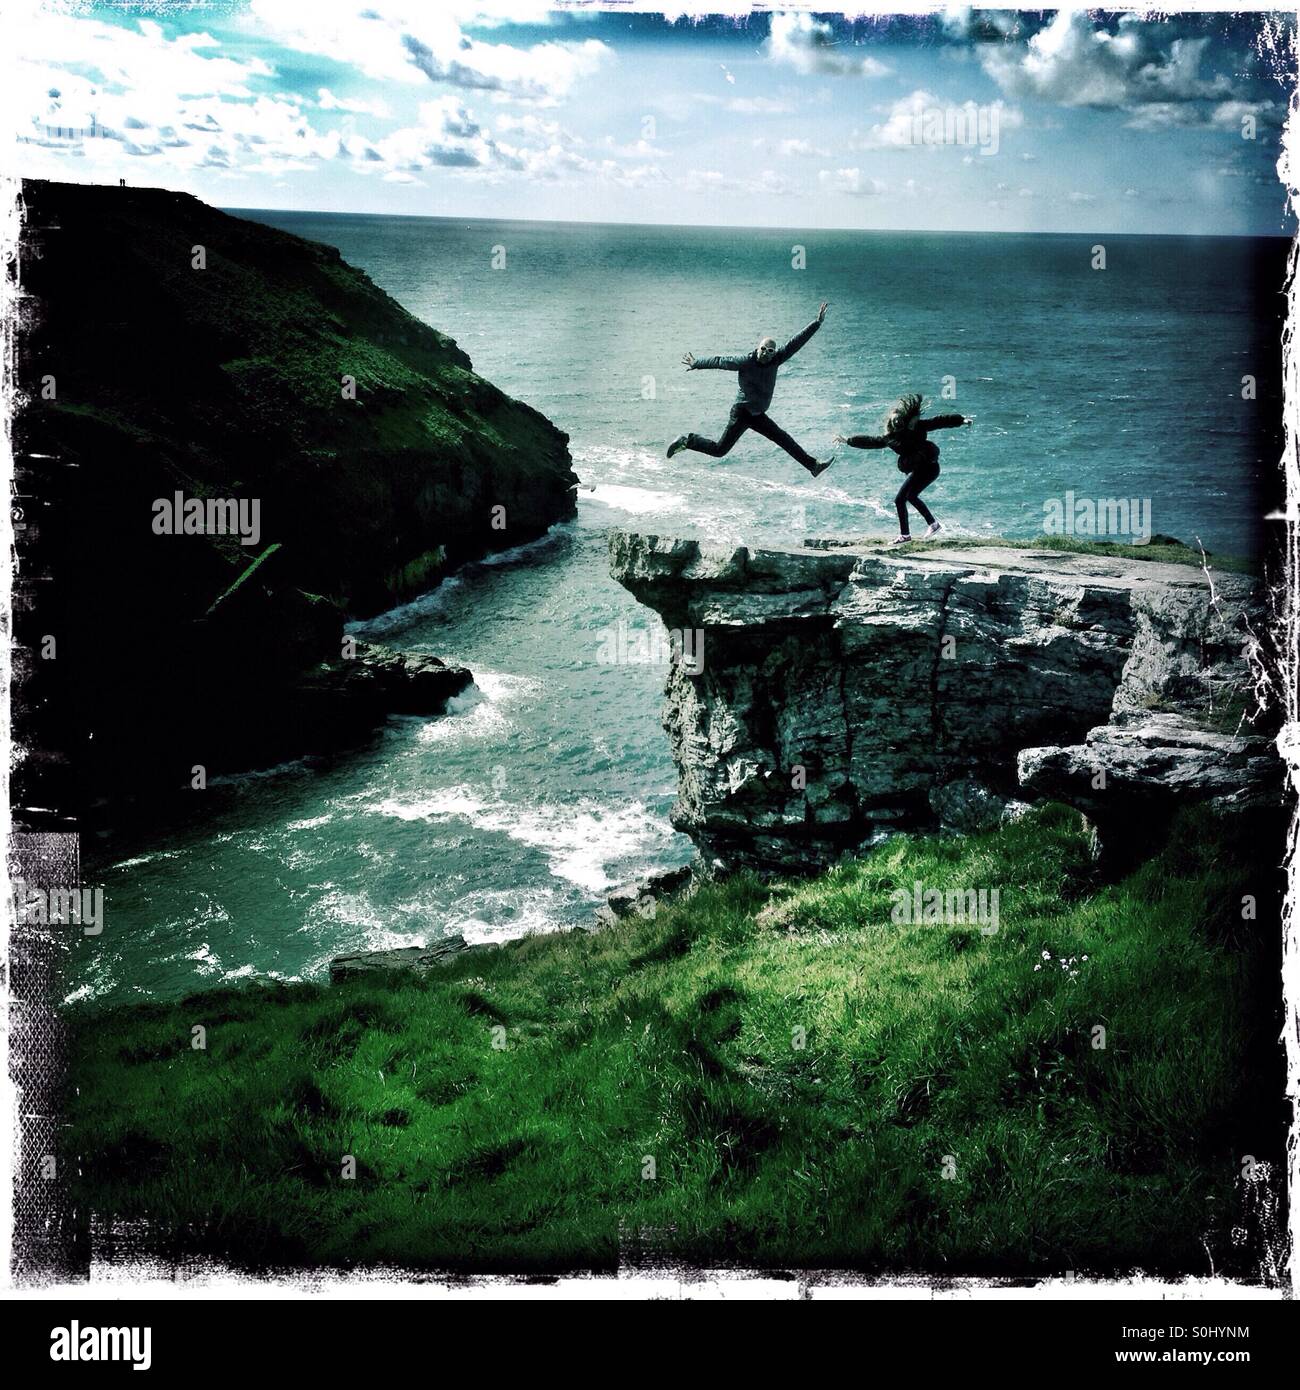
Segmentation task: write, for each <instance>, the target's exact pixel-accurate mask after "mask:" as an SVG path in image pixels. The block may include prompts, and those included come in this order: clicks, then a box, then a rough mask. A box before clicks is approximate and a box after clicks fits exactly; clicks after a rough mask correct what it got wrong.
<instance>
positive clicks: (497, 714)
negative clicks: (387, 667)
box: [418, 671, 542, 744]
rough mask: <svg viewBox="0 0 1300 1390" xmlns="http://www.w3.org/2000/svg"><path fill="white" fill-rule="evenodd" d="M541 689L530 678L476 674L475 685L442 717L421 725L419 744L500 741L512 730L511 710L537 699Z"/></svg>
mask: <svg viewBox="0 0 1300 1390" xmlns="http://www.w3.org/2000/svg"><path fill="white" fill-rule="evenodd" d="M541 689H542V684H541V682H540V681H537V680H534V679H532V678H531V677H530V676H512V675H505V674H503V673H502V672H499V671H476V672H475V673H474V684H473V685H471V686H470V687H469V688H468V689H466V690H464V691H462V692H461V693H460V694H459V695H453V696H452V698H451V699H450V700H448V701H447V708H446V711H445V712H444V713H443V714H441V715H439V716H438V717H437V718H436V719H430V720H426V721H424V722H423V723H421V725H420V732H419V734H418V740H419V742H420V743H421V744H429V743H450V742H456V743H459V742H462V741H469V740H473V739H485V738H499V737H500V736H501V735H502V734H503V733H504V732H505V731H506V730H507V729H509V728H510V718H509V716H508V714H507V713H506V710H507V709H508V708H509V706H510V705H511V704H512V703H513V702H514V701H516V700H520V699H526V698H528V697H530V696H536V695H538V694H539V693H540V692H541Z"/></svg>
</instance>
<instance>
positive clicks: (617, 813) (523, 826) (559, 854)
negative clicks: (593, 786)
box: [370, 785, 673, 895]
mask: <svg viewBox="0 0 1300 1390" xmlns="http://www.w3.org/2000/svg"><path fill="white" fill-rule="evenodd" d="M370 809H371V810H373V811H374V812H375V813H376V814H378V815H381V816H394V817H396V818H397V819H399V820H404V821H413V820H432V821H438V820H448V819H453V818H459V819H461V820H466V821H468V822H469V823H470V824H471V825H473V826H474V827H475V828H476V829H478V830H489V831H496V832H499V833H501V834H503V835H508V836H509V837H510V839H512V840H515V841H516V842H518V843H519V844H523V845H527V846H529V848H531V849H537V850H540V851H541V852H542V853H543V854H544V855H545V856H546V859H547V864H548V867H549V869H550V871H551V873H552V874H553V875H554V876H555V877H556V878H562V879H565V880H567V881H568V882H569V883H572V884H575V885H576V886H577V887H579V888H581V889H583V890H585V891H586V892H588V893H591V894H593V895H595V894H599V893H602V892H604V891H606V890H607V889H609V888H612V887H614V886H615V885H616V884H617V882H618V879H617V878H613V877H611V876H610V874H609V872H608V867H609V866H611V865H614V864H617V863H622V862H625V861H630V860H634V859H640V858H643V857H647V856H650V855H652V854H653V853H654V852H655V851H657V850H660V849H662V848H663V847H664V846H665V845H666V844H668V843H669V841H670V840H671V839H672V835H673V830H672V827H671V826H670V825H669V824H668V821H667V820H666V819H664V818H663V817H662V816H655V815H652V814H651V813H650V812H649V811H647V810H646V808H645V807H644V806H643V805H642V804H641V803H640V802H639V801H637V802H633V803H631V804H630V805H628V806H622V807H618V808H616V809H613V810H610V809H608V808H605V807H598V806H594V805H590V804H589V805H587V806H584V807H578V808H573V807H569V806H556V805H544V806H520V805H517V804H512V803H509V802H503V801H487V800H485V799H484V798H483V796H481V795H480V794H479V793H477V792H476V791H474V790H473V788H471V787H468V786H464V785H462V786H458V787H448V788H444V789H442V790H439V791H436V792H433V793H431V794H429V795H427V796H422V797H417V798H416V799H414V800H402V799H401V798H398V797H388V798H386V799H385V800H383V801H381V802H378V803H377V804H376V805H374V806H373V807H371V808H370Z"/></svg>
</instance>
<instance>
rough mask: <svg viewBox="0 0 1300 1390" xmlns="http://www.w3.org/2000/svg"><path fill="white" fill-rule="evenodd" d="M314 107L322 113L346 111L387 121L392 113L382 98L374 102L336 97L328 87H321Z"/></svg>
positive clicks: (354, 114)
mask: <svg viewBox="0 0 1300 1390" xmlns="http://www.w3.org/2000/svg"><path fill="white" fill-rule="evenodd" d="M316 105H317V106H319V107H320V109H321V110H322V111H346V112H347V113H348V114H349V115H353V116H378V117H380V118H381V119H387V118H388V117H390V116H391V115H392V114H393V113H392V111H391V109H390V108H389V105H388V103H387V102H386V101H385V100H384V99H383V97H376V98H375V100H374V101H361V100H359V99H358V98H356V97H347V98H345V97H336V96H335V95H334V93H333V92H331V91H330V89H329V88H328V87H321V88H320V90H319V91H318V93H317V96H316Z"/></svg>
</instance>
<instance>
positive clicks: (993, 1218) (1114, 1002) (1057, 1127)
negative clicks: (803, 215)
mask: <svg viewBox="0 0 1300 1390" xmlns="http://www.w3.org/2000/svg"><path fill="white" fill-rule="evenodd" d="M1259 852H1260V841H1259V839H1258V838H1255V839H1254V840H1253V841H1252V840H1251V838H1250V832H1249V831H1248V830H1246V829H1245V828H1243V827H1240V826H1237V827H1234V826H1233V825H1228V824H1224V823H1221V822H1216V821H1212V820H1210V819H1209V818H1208V817H1207V816H1205V815H1201V814H1198V815H1196V816H1190V817H1188V818H1186V819H1184V820H1183V821H1181V822H1180V824H1179V825H1178V826H1177V827H1176V829H1175V831H1174V834H1173V837H1172V839H1171V841H1170V843H1169V845H1168V847H1167V848H1166V849H1165V851H1164V852H1163V854H1162V855H1161V857H1160V858H1159V859H1158V860H1156V861H1153V862H1152V863H1150V864H1148V865H1147V866H1145V867H1144V868H1142V869H1141V870H1140V871H1138V872H1137V873H1135V874H1134V875H1133V876H1132V877H1130V878H1128V879H1126V880H1125V881H1123V882H1122V883H1119V884H1117V885H1113V886H1102V885H1100V884H1097V883H1095V882H1094V881H1093V878H1092V868H1091V860H1090V857H1089V842H1088V836H1087V833H1086V831H1085V829H1084V827H1083V824H1082V822H1081V821H1080V820H1079V819H1078V818H1077V817H1076V816H1074V815H1073V813H1070V812H1067V811H1065V810H1064V809H1063V808H1060V807H1048V808H1045V809H1042V810H1040V811H1037V812H1035V813H1033V814H1031V815H1030V816H1028V817H1026V818H1025V819H1024V820H1022V821H1021V822H1019V823H1017V824H1015V825H1011V826H1008V827H1005V828H1003V829H1002V830H1000V831H998V832H996V833H992V834H987V835H983V836H974V837H969V838H966V839H960V840H959V839H955V838H951V837H939V836H932V837H926V838H908V837H898V838H895V839H894V840H892V841H890V842H888V843H887V844H886V845H885V846H883V847H882V848H880V849H879V850H877V851H876V852H874V853H873V854H872V855H871V856H870V857H869V858H866V859H863V860H860V861H856V862H853V863H850V864H847V865H845V866H842V867H840V868H838V869H836V870H834V871H832V872H830V873H828V874H826V875H825V876H823V877H821V878H819V879H816V880H813V881H811V882H803V883H799V884H793V883H791V884H786V885H781V884H778V885H776V886H774V887H764V886H762V885H760V884H759V883H758V882H757V881H756V880H754V879H751V878H747V877H740V878H737V879H733V880H731V881H729V882H727V883H724V884H718V885H713V886H707V887H705V888H703V889H702V890H701V891H699V892H698V893H697V894H696V895H695V896H694V897H693V898H691V899H689V900H687V901H685V902H682V903H679V904H677V905H673V906H668V907H661V908H660V910H659V912H658V914H657V916H656V917H655V919H654V920H653V921H641V920H632V921H627V922H623V923H621V924H619V925H617V926H614V927H611V928H609V929H607V930H605V931H602V932H599V933H595V934H587V933H582V932H575V933H570V934H566V935H562V936H548V937H534V938H531V939H526V940H524V941H521V942H518V943H514V944H512V945H510V946H509V947H506V948H504V949H501V950H498V951H495V952H487V953H478V954H474V955H472V956H468V957H465V958H463V959H462V960H460V961H458V962H457V963H456V964H454V965H452V966H450V967H449V968H447V969H446V970H445V971H444V972H442V973H439V974H438V975H436V976H435V977H434V978H431V979H428V980H423V981H421V980H415V979H411V978H400V979H397V980H393V981H390V982H384V981H368V980H361V981H352V982H349V983H346V984H341V985H338V986H335V987H315V986H299V987H292V988H278V989H272V990H247V991H240V990H226V991H220V992H217V993H210V994H201V995H197V996H195V997H193V998H191V999H188V1000H186V1001H184V1002H183V1003H181V1004H178V1005H174V1006H165V1007H164V1006H158V1007H153V1006H148V1007H139V1006H136V1007H131V1008H127V1009H120V1010H116V1011H113V1012H111V1013H108V1014H105V1013H99V1012H95V1011H92V1010H80V1011H77V1012H76V1013H75V1014H74V1016H73V1022H72V1029H73V1031H72V1043H73V1048H72V1057H71V1079H72V1081H73V1084H74V1086H75V1091H74V1093H73V1095H72V1096H71V1098H70V1112H69V1115H68V1118H69V1120H70V1125H71V1127H70V1129H69V1131H68V1143H69V1150H70V1155H72V1156H74V1157H75V1163H76V1171H77V1173H78V1175H79V1176H78V1178H77V1179H76V1184H77V1186H76V1193H75V1196H76V1203H77V1206H78V1207H79V1209H80V1210H81V1211H82V1212H83V1213H93V1214H94V1218H95V1220H96V1223H97V1224H101V1223H110V1224H111V1223H114V1222H119V1221H121V1222H137V1221H139V1220H145V1221H147V1222H148V1224H149V1227H150V1229H151V1230H152V1232H153V1237H152V1238H151V1242H152V1244H153V1245H154V1246H155V1248H156V1249H157V1250H158V1251H160V1252H163V1251H169V1252H172V1253H175V1254H180V1253H182V1252H198V1251H202V1252H206V1253H211V1254H218V1255H222V1256H226V1257H228V1258H231V1259H234V1260H236V1261H248V1262H251V1263H258V1264H261V1263H264V1262H271V1263H286V1264H300V1263H311V1264H315V1263H318V1262H324V1263H329V1264H339V1265H347V1264H352V1263H368V1262H374V1261H381V1262H382V1261H391V1262H397V1263H400V1264H403V1265H421V1266H426V1267H428V1266H436V1267H457V1268H480V1269H488V1268H516V1269H518V1268H544V1269H554V1268H558V1267H574V1266H610V1265H613V1264H615V1263H616V1262H618V1261H619V1259H620V1251H622V1252H623V1258H625V1259H626V1258H630V1257H632V1256H634V1255H635V1254H636V1252H638V1251H639V1252H641V1253H642V1254H647V1253H649V1254H658V1255H669V1254H671V1255H678V1256H683V1257H686V1258H689V1259H690V1260H691V1261H692V1262H694V1263H698V1264H705V1265H709V1264H716V1263H720V1262H726V1261H738V1262H741V1263H742V1264H745V1265H778V1266H790V1265H802V1266H810V1267H817V1266H820V1267H835V1266H850V1265H851V1266H857V1267H862V1268H868V1269H881V1270H909V1269H928V1270H933V1271H948V1272H958V1271H975V1270H979V1271H1000V1272H1004V1273H1025V1274H1030V1273H1044V1272H1049V1271H1057V1272H1061V1271H1065V1270H1070V1269H1073V1270H1076V1271H1080V1272H1083V1271H1091V1272H1104V1271H1113V1270H1125V1269H1129V1268H1132V1267H1142V1268H1145V1269H1148V1270H1153V1271H1155V1270H1160V1271H1165V1272H1178V1271H1193V1272H1198V1273H1208V1272H1209V1271H1210V1269H1211V1267H1212V1268H1213V1269H1214V1270H1215V1271H1217V1272H1218V1273H1221V1274H1222V1273H1225V1272H1227V1273H1231V1272H1234V1271H1238V1272H1240V1271H1246V1272H1250V1270H1251V1263H1252V1260H1253V1258H1254V1256H1255V1255H1256V1254H1257V1250H1256V1249H1255V1248H1254V1247H1253V1246H1252V1243H1251V1241H1250V1240H1247V1241H1246V1242H1245V1243H1242V1242H1241V1241H1240V1240H1236V1241H1234V1238H1233V1237H1232V1235H1231V1232H1232V1228H1233V1227H1234V1226H1235V1225H1238V1224H1241V1225H1243V1226H1246V1227H1249V1226H1250V1225H1251V1224H1252V1223H1251V1221H1250V1220H1249V1219H1248V1217H1247V1216H1246V1215H1244V1209H1243V1191H1244V1188H1243V1184H1242V1183H1241V1181H1240V1179H1239V1174H1240V1171H1241V1164H1242V1160H1243V1156H1244V1155H1246V1154H1250V1155H1253V1156H1254V1157H1255V1158H1256V1159H1259V1160H1271V1161H1274V1162H1276V1160H1278V1159H1279V1158H1280V1156H1281V1143H1282V1140H1283V1133H1284V1130H1283V1117H1282V1115H1281V1114H1280V1113H1279V1112H1277V1110H1276V1108H1275V1102H1274V1101H1273V1099H1272V1098H1273V1097H1276V1096H1277V1095H1278V1094H1279V1093H1280V1089H1281V1088H1280V1085H1279V1078H1280V1072H1279V1062H1278V1056H1277V1053H1276V1050H1275V1039H1276V1037H1277V1029H1278V1019H1277V1017H1276V1015H1275V1013H1273V1012H1270V1005H1269V1002H1268V1001H1270V1000H1274V999H1275V998H1276V995H1277V988H1276V975H1275V971H1276V961H1275V960H1274V959H1273V950H1272V945H1271V943H1272V942H1273V941H1275V939H1276V920H1277V919H1276V910H1277V909H1276V894H1277V891H1278V889H1279V887H1280V883H1279V882H1275V881H1273V877H1271V876H1270V877H1269V878H1267V879H1263V878H1261V875H1260V872H1259V871H1258V870H1257V869H1252V868H1251V867H1250V865H1251V864H1252V863H1256V862H1257V861H1258V855H1259ZM916 882H920V883H921V884H923V885H925V886H926V887H928V888H940V889H949V890H950V889H956V888H964V887H968V888H977V889H978V888H985V889H990V888H994V887H997V888H998V889H999V891H1000V924H999V930H998V931H997V932H996V933H994V934H990V935H984V934H982V933H981V931H980V929H979V927H978V926H944V925H938V924H932V925H923V924H922V925H912V926H908V925H899V924H897V923H895V922H893V921H891V907H892V899H891V896H890V895H891V891H892V890H893V889H895V888H897V887H899V886H902V887H904V888H907V889H909V890H910V889H911V887H912V885H913V884H914V883H916ZM1243 894H1253V895H1254V896H1255V897H1256V899H1257V900H1258V902H1259V904H1260V910H1259V917H1258V920H1256V921H1243V920H1242V915H1241V900H1242V896H1243ZM195 1025H202V1026H203V1027H205V1028H206V1030H207V1047H206V1050H194V1049H193V1048H192V1047H191V1037H192V1034H191V1030H192V1028H193V1027H194V1026H195ZM1098 1026H1101V1027H1103V1028H1104V1029H1105V1030H1106V1035H1105V1044H1106V1045H1105V1048H1104V1049H1098V1048H1096V1047H1094V1037H1095V1036H1097V1035H1095V1034H1094V1031H1093V1030H1094V1029H1095V1028H1097V1027H1098ZM800 1030H802V1031H800ZM800 1041H802V1042H803V1044H804V1045H803V1046H799V1045H798V1043H799V1042H800ZM345 1155H353V1156H354V1157H355V1160H356V1177H355V1179H352V1180H345V1179H344V1178H343V1177H342V1176H341V1174H342V1166H341V1165H342V1163H343V1160H344V1157H345ZM647 1158H653V1160H654V1166H655V1176H653V1177H648V1176H645V1174H646V1173H647V1172H648V1171H649V1170H648V1166H647V1163H646V1160H647ZM945 1165H946V1168H945ZM945 1171H946V1172H947V1174H948V1176H945ZM140 1239H141V1237H140V1228H139V1227H138V1226H136V1227H134V1228H133V1230H132V1234H131V1237H130V1241H131V1247H132V1248H133V1249H138V1248H139V1241H140ZM1211 1262H1212V1263H1211Z"/></svg>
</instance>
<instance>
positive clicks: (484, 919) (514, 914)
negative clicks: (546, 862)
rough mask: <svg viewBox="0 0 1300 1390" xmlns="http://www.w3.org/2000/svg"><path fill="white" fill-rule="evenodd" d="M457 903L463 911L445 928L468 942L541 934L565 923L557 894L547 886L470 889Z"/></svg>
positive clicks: (503, 939) (475, 942) (480, 942)
mask: <svg viewBox="0 0 1300 1390" xmlns="http://www.w3.org/2000/svg"><path fill="white" fill-rule="evenodd" d="M457 907H458V908H459V910H460V911H461V912H463V913H464V915H463V916H461V917H457V918H455V919H454V920H451V921H449V922H448V923H447V931H448V932H449V933H455V932H459V933H460V935H461V936H463V937H464V938H465V940H466V941H468V942H469V944H470V945H471V946H477V945H480V944H482V943H484V942H496V941H511V940H513V939H514V938H515V937H518V936H536V935H541V934H542V933H544V932H552V931H555V930H557V929H558V928H559V927H561V926H564V925H566V923H565V921H564V918H563V916H562V914H561V911H560V901H559V898H558V896H557V894H556V893H555V892H554V891H553V890H551V889H549V888H544V889H528V890H522V891H521V890H520V889H517V888H510V889H495V890H485V891H483V892H481V893H470V894H468V895H467V896H465V897H464V898H462V899H461V900H460V901H459V903H457Z"/></svg>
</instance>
